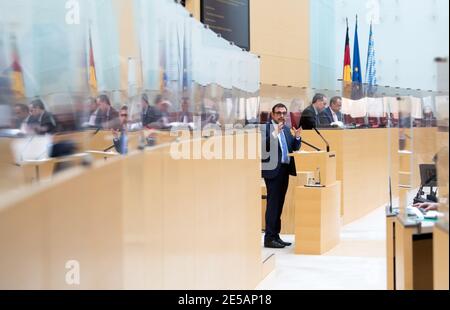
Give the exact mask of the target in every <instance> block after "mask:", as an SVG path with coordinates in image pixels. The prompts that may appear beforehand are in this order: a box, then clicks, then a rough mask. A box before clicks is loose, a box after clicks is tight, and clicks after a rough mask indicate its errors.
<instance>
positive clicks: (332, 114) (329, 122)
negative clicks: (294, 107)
mask: <svg viewBox="0 0 450 310" xmlns="http://www.w3.org/2000/svg"><path fill="white" fill-rule="evenodd" d="M341 110H342V98H341V97H333V98H331V100H330V106H329V107H328V108H326V109H325V110H323V111H322V112H321V113H320V115H319V117H320V126H321V127H331V126H333V125H336V126H338V125H339V123H341V124H342V125H343V124H344V115H342V113H341Z"/></svg>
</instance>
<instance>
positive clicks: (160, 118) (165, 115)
mask: <svg viewBox="0 0 450 310" xmlns="http://www.w3.org/2000/svg"><path fill="white" fill-rule="evenodd" d="M171 106H172V104H171V103H170V101H169V100H166V99H164V97H163V96H161V95H160V96H157V97H156V99H155V106H154V107H150V111H149V114H150V116H149V119H148V120H149V124H148V125H147V128H151V129H169V128H170V120H169V109H170V107H171Z"/></svg>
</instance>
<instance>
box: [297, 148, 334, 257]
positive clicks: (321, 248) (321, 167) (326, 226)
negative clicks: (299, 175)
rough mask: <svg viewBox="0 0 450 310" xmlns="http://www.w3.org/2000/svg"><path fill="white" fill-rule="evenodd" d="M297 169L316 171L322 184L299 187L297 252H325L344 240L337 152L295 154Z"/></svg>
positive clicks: (313, 253)
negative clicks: (341, 239) (341, 230)
mask: <svg viewBox="0 0 450 310" xmlns="http://www.w3.org/2000/svg"><path fill="white" fill-rule="evenodd" d="M291 156H292V157H293V158H294V159H295V164H296V167H297V171H311V172H314V175H315V179H316V181H320V185H321V186H317V187H309V186H308V185H306V186H297V187H296V188H295V253H296V254H307V255H321V254H323V253H326V252H328V251H329V250H331V249H333V248H334V247H335V246H336V245H337V244H338V243H339V240H340V223H341V220H340V210H341V182H340V181H337V180H336V153H334V152H328V153H327V152H297V153H294V154H291Z"/></svg>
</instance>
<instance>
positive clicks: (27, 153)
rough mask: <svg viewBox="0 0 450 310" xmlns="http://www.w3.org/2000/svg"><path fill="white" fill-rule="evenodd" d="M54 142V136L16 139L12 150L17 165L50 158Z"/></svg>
mask: <svg viewBox="0 0 450 310" xmlns="http://www.w3.org/2000/svg"><path fill="white" fill-rule="evenodd" d="M52 143H53V140H52V136H50V135H46V136H30V137H26V138H21V139H15V140H14V141H13V142H12V144H11V147H12V150H13V153H14V156H15V160H16V163H21V162H24V161H31V160H46V159H48V158H49V156H50V149H51V146H52Z"/></svg>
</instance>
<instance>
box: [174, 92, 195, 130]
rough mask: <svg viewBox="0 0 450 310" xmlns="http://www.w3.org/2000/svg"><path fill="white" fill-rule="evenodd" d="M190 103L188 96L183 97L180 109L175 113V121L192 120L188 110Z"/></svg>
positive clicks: (186, 122) (189, 121)
mask: <svg viewBox="0 0 450 310" xmlns="http://www.w3.org/2000/svg"><path fill="white" fill-rule="evenodd" d="M190 105H191V104H190V99H189V98H188V97H183V99H182V101H181V111H180V112H178V113H177V115H176V121H177V122H178V123H183V124H189V123H193V122H194V115H193V114H192V113H191V112H189V109H190Z"/></svg>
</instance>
